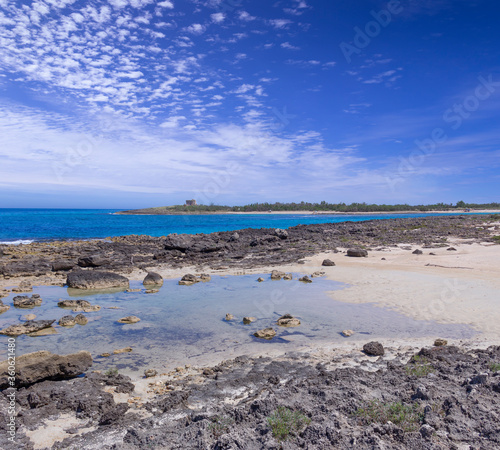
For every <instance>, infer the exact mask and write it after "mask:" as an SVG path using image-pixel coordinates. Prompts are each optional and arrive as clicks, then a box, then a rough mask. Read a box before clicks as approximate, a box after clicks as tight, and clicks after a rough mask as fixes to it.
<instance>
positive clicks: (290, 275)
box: [283, 273, 293, 281]
mask: <svg viewBox="0 0 500 450" xmlns="http://www.w3.org/2000/svg"><path fill="white" fill-rule="evenodd" d="M283 279H284V280H286V281H290V280H293V275H292V274H291V273H286V274H285V276H284V277H283Z"/></svg>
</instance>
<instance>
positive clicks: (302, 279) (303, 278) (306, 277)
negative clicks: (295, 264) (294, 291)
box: [299, 275, 312, 283]
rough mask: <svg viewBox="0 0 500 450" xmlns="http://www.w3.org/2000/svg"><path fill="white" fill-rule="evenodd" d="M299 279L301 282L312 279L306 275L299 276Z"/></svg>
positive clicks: (310, 281)
mask: <svg viewBox="0 0 500 450" xmlns="http://www.w3.org/2000/svg"><path fill="white" fill-rule="evenodd" d="M299 281H302V283H312V280H311V279H310V278H309V277H308V276H307V275H304V276H303V277H302V278H299Z"/></svg>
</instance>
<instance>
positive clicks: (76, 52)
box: [0, 0, 500, 208]
mask: <svg viewBox="0 0 500 450" xmlns="http://www.w3.org/2000/svg"><path fill="white" fill-rule="evenodd" d="M499 12H500V7H499V6H497V2H494V1H491V0H490V1H481V0H477V1H459V0H455V1H453V0H418V1H417V0H412V1H409V2H399V1H397V0H391V1H389V2H387V1H378V0H364V1H356V2H340V1H312V0H306V1H304V0H283V1H279V0H278V1H275V2H273V1H272V0H271V1H261V0H254V1H251V2H250V1H247V0H209V1H200V0H184V1H180V0H164V1H150V0H109V1H74V0H44V1H34V2H30V1H23V2H19V1H10V0H0V143H1V145H0V207H70V206H74V207H96V208H98V207H104V208H106V207H111V208H112V207H116V208H133V207H143V206H144V207H145V206H158V205H166V204H179V203H183V202H184V200H185V199H189V198H196V199H197V200H198V201H199V202H201V203H205V204H209V203H215V204H245V203H251V202H257V201H260V202H262V201H301V200H307V201H321V200H326V201H329V202H341V201H343V202H353V201H366V202H375V203H396V202H408V203H412V204H420V203H434V202H441V201H444V202H449V203H455V202H457V201H458V200H462V199H463V200H465V201H469V202H490V201H498V200H499V194H500V187H499V186H500V172H499V167H500V132H499V120H498V119H499V112H500V62H499V58H498V56H499V49H500V45H499V44H500V38H499V34H498V26H497V21H498V19H497V18H498V13H499Z"/></svg>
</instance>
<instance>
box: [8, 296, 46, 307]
mask: <svg viewBox="0 0 500 450" xmlns="http://www.w3.org/2000/svg"><path fill="white" fill-rule="evenodd" d="M13 302H14V306H15V307H16V308H34V307H35V306H40V305H41V304H42V299H41V298H40V295H38V294H33V295H32V296H31V298H29V297H28V296H27V295H18V296H17V297H14V299H13Z"/></svg>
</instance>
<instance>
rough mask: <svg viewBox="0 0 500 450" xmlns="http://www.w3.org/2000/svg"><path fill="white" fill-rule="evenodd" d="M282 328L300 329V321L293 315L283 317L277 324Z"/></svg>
mask: <svg viewBox="0 0 500 450" xmlns="http://www.w3.org/2000/svg"><path fill="white" fill-rule="evenodd" d="M276 323H277V324H278V325H279V326H280V327H298V326H299V325H300V320H299V319H296V318H295V317H293V316H292V315H291V314H285V315H283V316H281V317H280V318H279V319H278V321H277V322H276Z"/></svg>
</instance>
